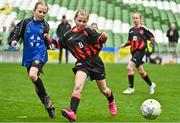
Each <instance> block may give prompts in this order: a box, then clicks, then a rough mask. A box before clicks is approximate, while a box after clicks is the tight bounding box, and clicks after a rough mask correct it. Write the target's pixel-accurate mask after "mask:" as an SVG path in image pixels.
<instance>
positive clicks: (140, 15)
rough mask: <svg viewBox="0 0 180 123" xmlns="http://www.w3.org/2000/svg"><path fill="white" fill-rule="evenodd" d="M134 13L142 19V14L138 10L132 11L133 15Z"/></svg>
mask: <svg viewBox="0 0 180 123" xmlns="http://www.w3.org/2000/svg"><path fill="white" fill-rule="evenodd" d="M134 14H138V15H139V18H140V19H142V14H141V13H140V12H134V13H133V14H132V15H134Z"/></svg>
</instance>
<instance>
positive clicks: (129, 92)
mask: <svg viewBox="0 0 180 123" xmlns="http://www.w3.org/2000/svg"><path fill="white" fill-rule="evenodd" d="M133 93H134V88H130V87H129V88H127V89H126V90H124V91H123V94H133Z"/></svg>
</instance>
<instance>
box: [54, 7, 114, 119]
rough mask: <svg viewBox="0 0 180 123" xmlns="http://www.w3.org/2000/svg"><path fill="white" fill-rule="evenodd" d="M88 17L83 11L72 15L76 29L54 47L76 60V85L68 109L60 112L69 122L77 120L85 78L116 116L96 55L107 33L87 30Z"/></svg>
mask: <svg viewBox="0 0 180 123" xmlns="http://www.w3.org/2000/svg"><path fill="white" fill-rule="evenodd" d="M88 19H89V14H88V13H87V11H85V10H78V11H76V13H75V17H74V21H75V23H76V26H75V27H74V28H72V29H71V30H70V31H68V32H67V33H65V35H64V36H63V37H62V39H60V40H59V41H58V42H57V44H56V45H58V46H59V47H64V48H67V49H69V51H70V52H71V53H72V55H73V56H74V57H75V58H76V59H77V62H76V63H75V67H74V68H73V72H74V73H75V85H74V89H73V92H72V97H71V101H70V109H62V115H63V116H64V117H66V118H67V119H69V120H70V121H75V120H76V111H77V108H78V105H79V102H80V97H81V92H82V90H83V87H84V83H85V80H86V78H87V77H90V79H91V81H92V80H96V83H97V85H98V87H99V90H100V91H101V92H102V93H103V94H104V95H105V96H106V97H107V100H108V104H109V110H110V112H111V114H112V115H116V114H117V106H116V103H115V99H114V97H113V93H112V91H111V90H110V89H109V88H108V87H107V86H106V80H105V68H104V63H103V62H102V60H101V58H100V57H99V56H98V55H99V52H100V50H101V48H102V45H103V44H104V43H105V42H106V40H107V34H106V33H104V32H103V33H101V34H100V33H98V32H97V31H96V30H94V29H91V28H88V26H87V22H88Z"/></svg>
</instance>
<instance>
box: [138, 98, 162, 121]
mask: <svg viewBox="0 0 180 123" xmlns="http://www.w3.org/2000/svg"><path fill="white" fill-rule="evenodd" d="M140 111H141V113H142V115H143V116H144V118H146V119H149V120H152V119H156V118H157V117H158V116H159V115H160V114H161V104H160V103H159V102H158V101H157V100H155V99H147V100H145V101H144V102H143V103H142V105H141V107H140Z"/></svg>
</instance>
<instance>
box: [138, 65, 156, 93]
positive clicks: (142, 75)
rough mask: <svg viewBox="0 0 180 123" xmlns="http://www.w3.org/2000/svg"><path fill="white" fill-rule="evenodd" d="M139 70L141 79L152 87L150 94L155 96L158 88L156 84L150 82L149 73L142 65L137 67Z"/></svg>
mask: <svg viewBox="0 0 180 123" xmlns="http://www.w3.org/2000/svg"><path fill="white" fill-rule="evenodd" d="M137 70H138V72H139V74H140V75H141V77H142V78H143V79H144V81H145V82H146V83H147V84H148V85H149V86H150V87H149V93H150V94H154V88H155V87H156V84H155V83H153V82H152V81H151V80H150V78H149V76H148V74H147V72H146V71H145V70H144V68H143V66H142V65H140V66H139V67H137Z"/></svg>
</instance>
